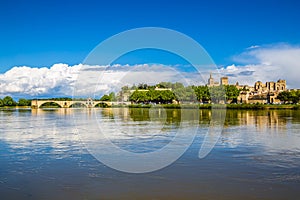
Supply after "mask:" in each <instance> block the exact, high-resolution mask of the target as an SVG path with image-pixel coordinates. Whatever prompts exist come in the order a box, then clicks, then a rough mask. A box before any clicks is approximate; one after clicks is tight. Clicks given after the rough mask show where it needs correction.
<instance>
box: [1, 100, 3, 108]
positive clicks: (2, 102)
mask: <svg viewBox="0 0 300 200" xmlns="http://www.w3.org/2000/svg"><path fill="white" fill-rule="evenodd" d="M2 106H3V100H2V99H0V107H2Z"/></svg>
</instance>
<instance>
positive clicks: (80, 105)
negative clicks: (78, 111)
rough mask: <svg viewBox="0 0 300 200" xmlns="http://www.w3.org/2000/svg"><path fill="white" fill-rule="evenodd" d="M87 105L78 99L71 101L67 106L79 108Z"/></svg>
mask: <svg viewBox="0 0 300 200" xmlns="http://www.w3.org/2000/svg"><path fill="white" fill-rule="evenodd" d="M83 106H84V107H86V108H87V107H88V106H87V105H86V103H84V102H79V101H74V102H72V103H70V105H69V108H80V107H83Z"/></svg>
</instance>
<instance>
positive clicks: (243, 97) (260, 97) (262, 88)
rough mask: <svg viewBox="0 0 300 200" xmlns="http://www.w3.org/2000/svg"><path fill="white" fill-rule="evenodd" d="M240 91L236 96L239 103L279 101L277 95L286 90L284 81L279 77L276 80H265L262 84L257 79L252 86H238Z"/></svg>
mask: <svg viewBox="0 0 300 200" xmlns="http://www.w3.org/2000/svg"><path fill="white" fill-rule="evenodd" d="M236 87H237V88H238V89H241V93H240V95H239V97H238V102H240V103H263V104H265V103H280V100H279V99H277V95H278V94H279V93H280V92H283V91H286V81H285V80H281V79H279V80H278V81H277V82H273V81H271V82H266V83H265V84H263V83H262V82H261V81H257V82H255V84H254V87H251V86H239V85H238V84H237V85H236Z"/></svg>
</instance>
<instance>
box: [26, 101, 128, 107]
mask: <svg viewBox="0 0 300 200" xmlns="http://www.w3.org/2000/svg"><path fill="white" fill-rule="evenodd" d="M45 103H56V104H58V105H59V106H60V107H62V108H70V107H71V106H72V105H74V104H81V105H85V106H86V107H87V108H94V107H95V106H96V105H98V104H106V105H107V106H112V105H119V104H125V105H129V104H130V102H122V103H120V102H110V101H93V100H91V99H88V100H86V101H76V100H72V101H56V100H51V99H50V100H47V99H44V100H32V101H31V107H32V108H40V107H41V106H42V105H43V104H45Z"/></svg>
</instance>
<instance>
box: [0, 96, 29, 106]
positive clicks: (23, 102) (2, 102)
mask: <svg viewBox="0 0 300 200" xmlns="http://www.w3.org/2000/svg"><path fill="white" fill-rule="evenodd" d="M30 105H31V100H29V99H24V98H20V99H19V100H18V102H16V101H15V100H14V99H13V98H12V97H10V96H6V97H4V98H3V99H1V98H0V107H3V106H30Z"/></svg>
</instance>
